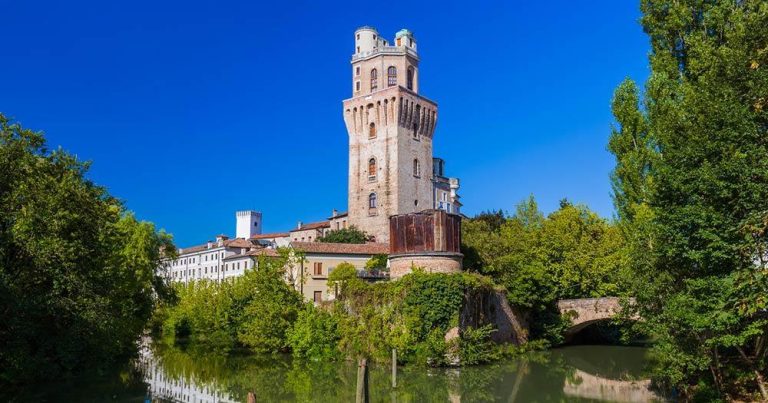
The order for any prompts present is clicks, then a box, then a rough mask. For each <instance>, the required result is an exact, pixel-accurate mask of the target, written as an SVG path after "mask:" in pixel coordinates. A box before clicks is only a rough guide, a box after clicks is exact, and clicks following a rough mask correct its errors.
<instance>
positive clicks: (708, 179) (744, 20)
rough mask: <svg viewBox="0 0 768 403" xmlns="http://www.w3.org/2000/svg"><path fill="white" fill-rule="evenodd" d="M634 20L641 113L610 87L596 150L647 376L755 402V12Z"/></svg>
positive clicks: (766, 121) (767, 326) (761, 6)
mask: <svg viewBox="0 0 768 403" xmlns="http://www.w3.org/2000/svg"><path fill="white" fill-rule="evenodd" d="M641 9H642V12H643V17H642V25H643V28H644V29H645V32H646V33H647V34H648V35H649V37H650V39H651V54H650V65H651V76H650V78H649V79H648V82H647V84H646V89H645V94H644V98H645V103H644V105H645V107H644V108H643V109H640V107H639V105H638V102H637V101H636V99H637V96H636V93H637V91H636V89H634V88H633V86H632V85H631V84H627V83H625V84H622V86H620V87H619V89H618V90H617V93H616V97H615V98H614V115H615V117H616V120H617V122H618V124H619V126H620V128H619V129H618V132H617V130H614V133H613V135H612V137H611V143H610V144H609V149H610V150H611V151H612V152H614V154H615V155H616V159H617V167H616V170H615V171H614V194H615V200H616V207H617V211H618V213H619V217H620V218H621V220H622V221H623V224H622V225H623V226H625V227H626V228H632V229H634V230H635V231H634V232H635V233H636V234H639V236H638V237H637V239H632V238H630V242H629V244H630V245H631V247H632V249H633V252H632V256H633V257H637V258H638V259H640V262H641V264H639V265H636V267H635V268H636V270H635V274H636V281H635V285H636V286H635V288H634V292H635V294H636V296H637V300H638V304H637V308H638V309H639V313H640V314H641V315H642V316H643V318H644V319H645V322H644V326H645V327H646V328H647V329H649V330H650V331H651V332H652V333H653V334H654V335H656V337H657V339H658V342H657V343H656V346H655V347H654V348H655V350H657V351H658V352H659V353H660V354H658V357H660V360H659V365H658V366H657V368H656V378H657V380H658V381H660V382H662V383H663V384H666V385H669V386H678V387H680V388H681V389H682V390H683V391H684V392H685V393H688V394H693V393H695V392H696V390H697V387H691V385H700V387H698V389H701V390H703V389H706V388H707V387H708V385H711V387H712V389H713V390H715V391H716V393H718V394H720V395H721V396H726V395H731V396H733V395H744V396H746V397H748V398H749V397H750V396H749V394H750V393H753V392H754V391H759V393H761V394H762V399H763V400H768V390H766V385H765V380H764V378H763V375H762V374H764V373H765V371H766V348H767V347H766V345H768V343H766V341H765V338H766V332H768V318H766V314H765V312H766V308H768V306H766V305H767V304H768V298H766V297H765V295H766V294H767V293H768V276H767V275H766V273H767V271H766V269H767V267H766V265H765V256H766V254H765V250H766V241H768V239H766V236H765V234H766V232H765V229H766V227H768V226H766V222H768V220H767V219H766V217H768V213H767V209H766V203H765V200H766V199H767V198H768V183H767V182H768V161H766V159H765V158H764V156H765V155H766V152H767V151H768V141H766V139H767V138H768V113H767V112H766V110H765V105H766V94H768V69H766V68H765V67H766V66H767V65H768V48H766V43H767V42H768V31H766V29H765V27H766V26H768V4H766V3H765V2H764V1H759V0H746V1H727V2H726V1H712V2H700V1H693V0H686V1H651V0H643V1H642V2H641ZM633 142H636V144H634V143H633ZM750 378H751V381H750V382H751V383H750V384H751V385H753V386H752V387H751V388H750V387H745V385H747V384H745V382H744V380H745V379H750Z"/></svg>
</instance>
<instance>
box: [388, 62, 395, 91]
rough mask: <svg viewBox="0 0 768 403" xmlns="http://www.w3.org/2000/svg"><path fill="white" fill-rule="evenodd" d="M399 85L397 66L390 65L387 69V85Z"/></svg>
mask: <svg viewBox="0 0 768 403" xmlns="http://www.w3.org/2000/svg"><path fill="white" fill-rule="evenodd" d="M394 85H397V67H395V66H389V68H388V69H387V86H389V87H392V86H394Z"/></svg>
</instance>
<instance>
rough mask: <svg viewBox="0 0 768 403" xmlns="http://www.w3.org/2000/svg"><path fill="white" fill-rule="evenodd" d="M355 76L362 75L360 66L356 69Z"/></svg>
mask: <svg viewBox="0 0 768 403" xmlns="http://www.w3.org/2000/svg"><path fill="white" fill-rule="evenodd" d="M355 75H356V76H359V75H360V66H357V67H355Z"/></svg>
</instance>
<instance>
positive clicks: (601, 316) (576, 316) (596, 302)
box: [557, 297, 637, 338]
mask: <svg viewBox="0 0 768 403" xmlns="http://www.w3.org/2000/svg"><path fill="white" fill-rule="evenodd" d="M629 303H630V304H631V303H634V299H633V298H630V300H629ZM557 308H558V309H559V310H560V314H561V315H563V316H566V317H569V318H570V319H571V327H569V328H568V330H566V332H565V334H566V338H568V337H569V336H572V335H574V334H576V333H578V332H579V331H580V330H582V329H584V328H585V327H587V326H589V325H591V324H593V323H596V322H599V321H602V320H609V319H612V318H614V317H615V316H616V315H618V314H619V313H620V312H621V299H620V298H617V297H604V298H582V299H563V300H560V301H557ZM632 319H633V320H637V318H632Z"/></svg>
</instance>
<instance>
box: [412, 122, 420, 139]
mask: <svg viewBox="0 0 768 403" xmlns="http://www.w3.org/2000/svg"><path fill="white" fill-rule="evenodd" d="M413 138H414V140H418V139H419V125H418V124H417V123H414V124H413Z"/></svg>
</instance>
